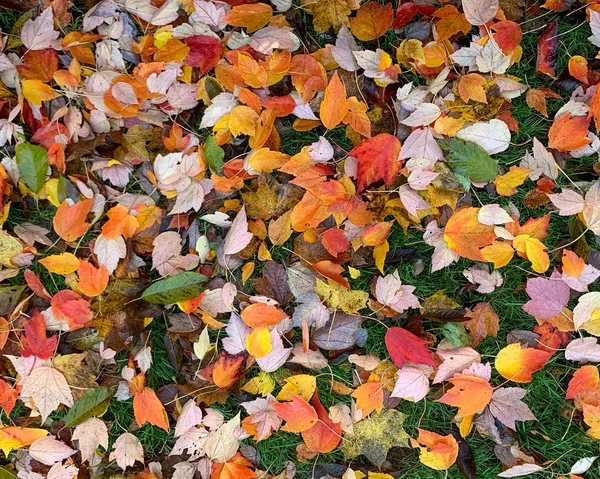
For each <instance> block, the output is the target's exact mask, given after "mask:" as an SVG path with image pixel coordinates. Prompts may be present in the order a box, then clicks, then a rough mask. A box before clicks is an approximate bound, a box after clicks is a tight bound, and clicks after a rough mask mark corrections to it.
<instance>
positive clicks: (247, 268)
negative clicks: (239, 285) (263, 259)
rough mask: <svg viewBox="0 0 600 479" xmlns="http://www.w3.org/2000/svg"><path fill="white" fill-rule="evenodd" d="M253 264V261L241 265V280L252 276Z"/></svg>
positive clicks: (243, 280) (246, 279)
mask: <svg viewBox="0 0 600 479" xmlns="http://www.w3.org/2000/svg"><path fill="white" fill-rule="evenodd" d="M254 266H255V264H254V261H251V262H250V263H246V264H245V265H244V266H242V282H244V283H245V282H246V281H248V278H250V276H252V273H254Z"/></svg>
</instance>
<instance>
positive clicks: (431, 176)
mask: <svg viewBox="0 0 600 479" xmlns="http://www.w3.org/2000/svg"><path fill="white" fill-rule="evenodd" d="M439 175H440V174H439V173H436V172H435V171H427V170H424V169H422V168H416V169H414V170H413V171H411V172H410V175H408V185H409V186H410V187H411V188H412V189H413V190H416V191H423V190H426V189H427V187H428V186H429V185H430V184H431V182H432V181H433V180H435V179H436V178H437V177H438V176H439Z"/></svg>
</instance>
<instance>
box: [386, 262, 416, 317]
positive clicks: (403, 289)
mask: <svg viewBox="0 0 600 479" xmlns="http://www.w3.org/2000/svg"><path fill="white" fill-rule="evenodd" d="M415 289H416V288H415V287H414V286H410V285H407V284H404V285H403V284H402V281H401V280H400V276H399V274H398V271H394V272H393V273H392V274H388V275H387V276H384V277H381V276H380V277H378V278H377V283H376V285H375V297H376V298H377V301H379V302H380V303H381V304H383V305H385V306H389V307H390V308H392V309H393V310H394V311H397V312H399V313H403V312H404V311H406V310H407V309H409V308H420V307H421V304H420V303H419V299H418V298H417V297H416V296H415V295H414V291H415Z"/></svg>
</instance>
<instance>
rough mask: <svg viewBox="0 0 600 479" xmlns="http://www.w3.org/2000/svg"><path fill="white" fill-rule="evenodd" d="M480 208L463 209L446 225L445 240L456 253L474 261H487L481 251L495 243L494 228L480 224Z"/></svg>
mask: <svg viewBox="0 0 600 479" xmlns="http://www.w3.org/2000/svg"><path fill="white" fill-rule="evenodd" d="M478 214H479V208H472V207H467V208H461V209H460V210H457V211H456V212H455V213H454V214H453V215H452V216H451V217H450V219H449V220H448V223H446V227H445V229H444V240H445V241H446V243H447V244H448V247H449V248H450V249H451V250H452V251H454V252H455V253H457V254H459V255H461V256H463V257H465V258H469V259H472V260H474V261H485V260H484V258H483V256H482V255H481V251H480V249H481V248H483V247H484V246H487V245H489V244H491V243H492V241H494V239H495V238H496V234H495V233H494V228H493V227H492V226H487V225H484V224H481V223H480V222H479V216H478Z"/></svg>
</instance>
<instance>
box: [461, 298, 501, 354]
mask: <svg viewBox="0 0 600 479" xmlns="http://www.w3.org/2000/svg"><path fill="white" fill-rule="evenodd" d="M465 316H466V317H467V318H471V320H470V321H467V322H466V323H464V324H465V327H466V328H467V329H468V330H469V335H470V336H471V337H472V338H473V347H477V346H478V345H479V344H480V343H481V341H483V340H484V339H485V338H486V337H488V336H493V337H496V335H497V334H498V330H499V328H500V318H499V317H498V315H497V314H496V312H495V311H494V308H493V307H492V305H491V303H477V304H476V305H475V307H474V308H473V310H472V311H468V312H467V314H466V315H465Z"/></svg>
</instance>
